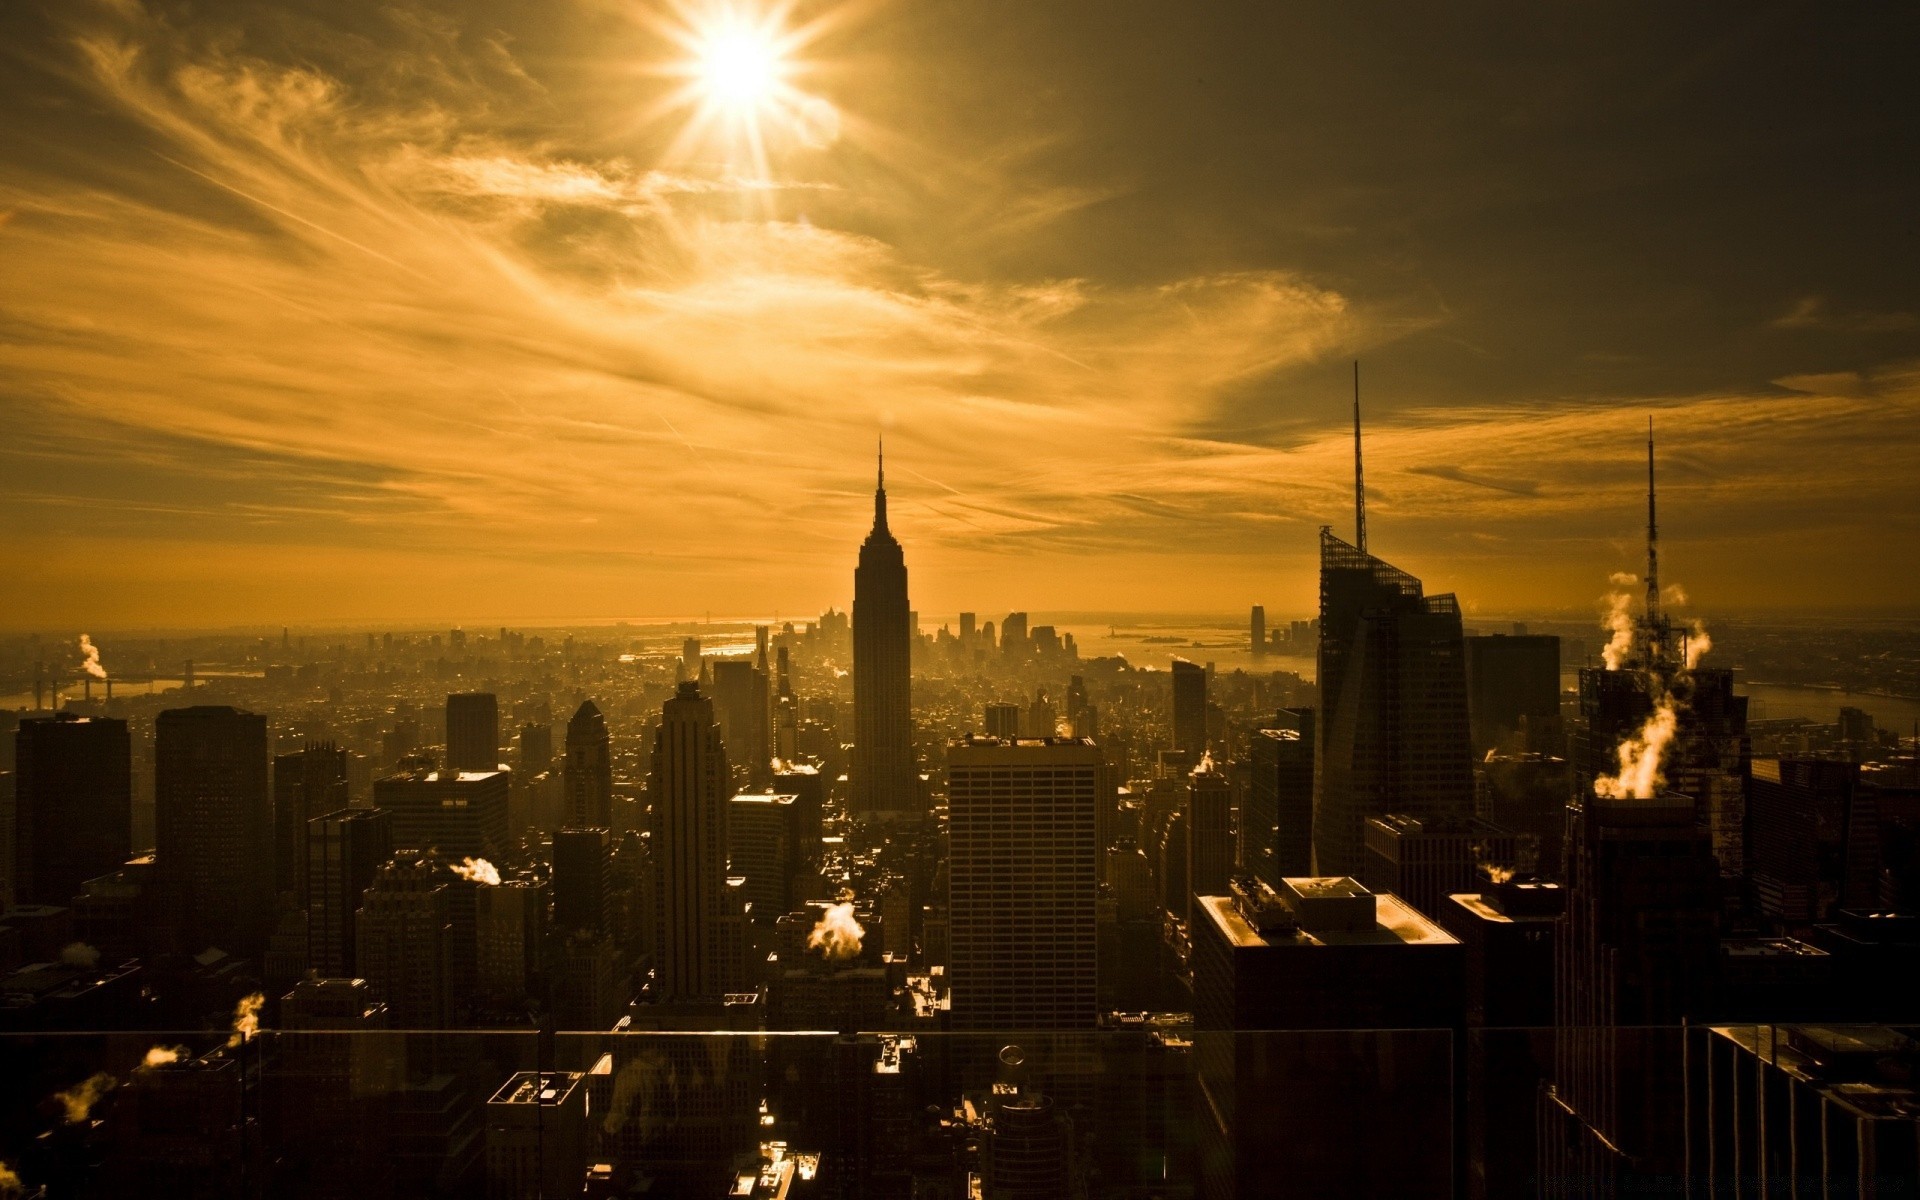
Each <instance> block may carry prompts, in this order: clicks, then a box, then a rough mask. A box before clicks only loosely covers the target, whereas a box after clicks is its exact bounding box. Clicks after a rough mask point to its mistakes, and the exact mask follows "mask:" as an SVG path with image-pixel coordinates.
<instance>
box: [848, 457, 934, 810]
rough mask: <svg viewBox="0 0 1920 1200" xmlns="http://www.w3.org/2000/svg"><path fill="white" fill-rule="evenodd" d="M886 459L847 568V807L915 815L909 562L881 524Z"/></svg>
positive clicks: (917, 783) (884, 517)
mask: <svg viewBox="0 0 1920 1200" xmlns="http://www.w3.org/2000/svg"><path fill="white" fill-rule="evenodd" d="M886 483H887V480H886V471H885V468H884V464H883V466H882V470H881V473H880V476H879V483H878V485H877V486H876V487H875V489H874V493H873V530H872V532H870V533H868V534H867V540H866V541H865V542H864V543H862V544H861V546H860V565H859V566H858V567H857V568H855V569H854V572H853V762H852V771H851V775H852V780H851V782H852V786H853V804H852V808H853V813H854V815H855V816H901V815H915V814H917V813H918V811H919V799H920V796H919V792H920V779H919V771H918V768H917V767H916V765H915V763H914V758H913V695H912V682H913V681H912V660H911V645H912V638H911V634H912V631H911V630H910V629H909V628H908V627H907V622H908V619H909V618H908V615H907V614H908V612H909V608H908V605H907V563H906V558H905V556H904V555H903V554H902V552H901V550H900V543H899V542H897V541H895V540H894V537H893V534H892V533H891V532H890V531H889V530H888V529H887V487H886Z"/></svg>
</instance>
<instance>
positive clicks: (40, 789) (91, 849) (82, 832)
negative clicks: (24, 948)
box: [0, 712, 133, 906]
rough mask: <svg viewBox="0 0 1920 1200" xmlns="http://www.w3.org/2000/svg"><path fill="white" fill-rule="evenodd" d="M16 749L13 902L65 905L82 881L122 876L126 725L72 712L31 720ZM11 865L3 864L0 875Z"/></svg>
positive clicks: (128, 814) (127, 848)
mask: <svg viewBox="0 0 1920 1200" xmlns="http://www.w3.org/2000/svg"><path fill="white" fill-rule="evenodd" d="M13 745H14V755H15V757H14V764H15V774H14V780H13V784H14V814H13V816H14V830H13V853H14V863H13V864H12V865H13V866H14V868H15V871H14V877H13V878H14V887H15V895H16V899H17V901H18V902H19V903H21V904H54V905H63V906H64V905H66V904H69V903H71V902H72V900H73V898H74V896H75V895H77V894H79V891H80V885H81V884H82V883H84V882H86V881H87V880H89V879H92V878H94V877H95V876H97V875H106V874H109V873H110V872H113V871H117V870H119V869H120V866H121V864H122V863H124V862H126V861H127V857H128V855H130V854H131V853H132V846H131V841H132V837H133V834H132V825H131V822H132V819H133V780H132V766H131V761H132V760H131V753H132V752H131V748H130V746H131V743H130V742H129V740H128V737H127V723H126V722H125V721H120V720H115V719H113V718H110V717H81V716H76V715H75V714H73V713H69V712H61V713H56V714H54V715H53V716H50V717H31V718H29V719H27V720H25V721H22V722H20V728H19V729H18V730H17V731H15V733H14V735H13ZM3 848H4V847H0V849H3ZM8 865H9V864H7V863H5V862H0V875H5V874H6V870H7V867H8Z"/></svg>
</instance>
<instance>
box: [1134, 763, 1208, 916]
mask: <svg viewBox="0 0 1920 1200" xmlns="http://www.w3.org/2000/svg"><path fill="white" fill-rule="evenodd" d="M1103 800H1104V797H1103ZM1186 841H1187V846H1186V850H1187V862H1186V868H1187V869H1186V872H1185V874H1186V884H1185V887H1183V888H1182V889H1181V895H1180V897H1179V904H1178V905H1177V906H1175V907H1171V908H1170V911H1172V912H1173V913H1175V914H1176V915H1177V916H1179V918H1180V919H1181V920H1183V921H1187V922H1189V923H1191V921H1192V920H1193V911H1192V909H1193V898H1194V897H1195V896H1196V895H1200V896H1217V895H1219V894H1221V893H1222V892H1225V891H1226V890H1227V880H1228V879H1230V878H1231V877H1232V875H1233V785H1232V783H1231V782H1229V781H1228V779H1227V776H1226V772H1224V771H1222V770H1220V769H1219V768H1217V767H1216V766H1215V765H1214V763H1213V760H1212V759H1211V758H1208V759H1204V760H1202V762H1201V764H1200V766H1199V767H1197V768H1195V769H1194V772H1193V774H1192V775H1190V776H1189V777H1188V780H1187V821H1186Z"/></svg>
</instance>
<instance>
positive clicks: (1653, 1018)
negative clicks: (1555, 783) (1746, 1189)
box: [1540, 793, 1720, 1195]
mask: <svg viewBox="0 0 1920 1200" xmlns="http://www.w3.org/2000/svg"><path fill="white" fill-rule="evenodd" d="M1566 895H1567V914H1566V919H1565V922H1564V924H1563V925H1562V927H1561V930H1560V937H1559V940H1558V942H1557V943H1556V946H1555V967H1554V976H1555V977H1554V1025H1555V1026H1556V1032H1555V1049H1554V1059H1553V1073H1552V1078H1553V1083H1552V1086H1551V1088H1550V1090H1549V1091H1548V1092H1547V1093H1546V1095H1545V1096H1544V1098H1543V1103H1542V1106H1541V1142H1540V1170H1541V1174H1542V1179H1543V1180H1544V1181H1545V1190H1546V1194H1547V1195H1593V1194H1601V1195H1608V1194H1613V1193H1614V1192H1615V1191H1616V1190H1630V1189H1634V1188H1642V1189H1651V1190H1655V1191H1657V1190H1659V1189H1660V1188H1663V1187H1667V1186H1670V1181H1671V1180H1672V1179H1674V1178H1676V1177H1677V1175H1678V1172H1679V1171H1680V1169H1681V1167H1682V1166H1683V1163H1682V1151H1683V1142H1684V1132H1685V1126H1684V1124H1683V1122H1682V1108H1681V1103H1682V1083H1683V1080H1682V1077H1681V1046H1680V1043H1679V1041H1678V1036H1679V1034H1678V1026H1679V1025H1680V1024H1681V1023H1682V1022H1683V1021H1684V1020H1687V1019H1688V1018H1693V1019H1696V1020H1698V1019H1700V1018H1702V1017H1704V1016H1706V1015H1707V1014H1708V1013H1710V1011H1711V1008H1712V1005H1713V1003H1714V995H1713V991H1714V984H1715V968H1716V966H1717V963H1718V958H1719V941H1718V939H1719V917H1720V887H1719V878H1718V871H1717V869H1716V865H1715V862H1714V857H1713V850H1712V847H1711V843H1710V842H1709V840H1708V834H1707V831H1706V830H1705V829H1704V828H1702V827H1701V826H1700V825H1699V824H1698V823H1697V822H1696V821H1695V819H1694V806H1693V802H1692V801H1691V800H1690V799H1689V798H1687V797H1685V796H1681V795H1678V794H1675V793H1667V794H1665V795H1662V796H1659V797H1656V798H1654V799H1648V800H1639V799H1611V798H1606V797H1599V796H1586V797H1581V798H1576V799H1575V800H1574V802H1573V803H1572V804H1570V805H1569V806H1568V809H1567V880H1566Z"/></svg>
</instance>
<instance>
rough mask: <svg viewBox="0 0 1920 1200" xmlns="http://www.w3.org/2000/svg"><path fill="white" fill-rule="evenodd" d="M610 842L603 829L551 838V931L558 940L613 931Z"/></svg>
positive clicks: (567, 832) (573, 831) (568, 831)
mask: <svg viewBox="0 0 1920 1200" xmlns="http://www.w3.org/2000/svg"><path fill="white" fill-rule="evenodd" d="M612 905H613V839H612V837H611V836H610V835H609V834H608V833H607V831H606V830H604V829H562V830H560V831H559V832H558V833H556V834H554V835H553V928H554V932H555V933H557V934H559V935H560V936H561V937H566V936H568V935H570V934H575V933H588V934H591V935H593V936H594V937H596V938H599V937H604V936H606V935H607V934H608V933H610V932H612V922H611V917H612V911H611V910H612Z"/></svg>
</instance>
